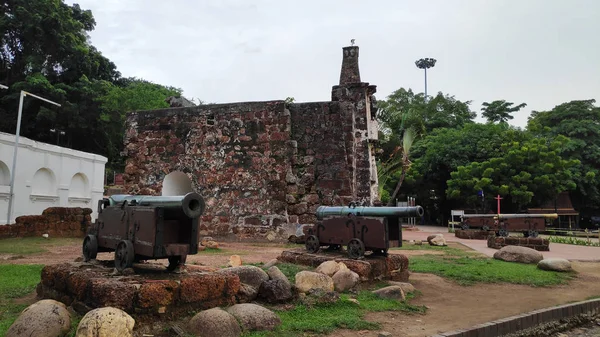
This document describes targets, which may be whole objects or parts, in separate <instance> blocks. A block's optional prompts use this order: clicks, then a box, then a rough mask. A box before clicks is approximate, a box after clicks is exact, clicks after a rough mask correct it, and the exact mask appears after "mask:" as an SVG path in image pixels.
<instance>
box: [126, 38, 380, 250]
mask: <svg viewBox="0 0 600 337" xmlns="http://www.w3.org/2000/svg"><path fill="white" fill-rule="evenodd" d="M357 81H358V82H357ZM374 92H375V86H371V85H369V84H368V83H363V82H360V75H359V72H358V47H346V48H344V60H343V62H342V74H341V76H340V84H339V85H336V86H334V87H333V90H332V101H330V102H313V103H297V104H294V103H292V104H286V102H284V101H266V102H245V103H229V104H211V105H202V106H195V107H180V108H168V109H161V110H153V111H142V112H132V113H129V114H128V115H127V121H126V127H127V132H126V135H125V155H126V156H127V160H126V169H125V175H124V178H125V184H126V189H127V192H128V193H131V194H148V195H161V194H164V195H169V194H171V195H173V194H184V193H186V192H189V191H192V190H193V191H196V192H198V193H200V194H201V195H202V196H203V197H204V198H205V201H206V205H207V207H206V212H205V215H204V216H203V217H202V221H201V225H200V227H201V228H200V229H201V235H215V236H235V237H236V238H260V237H265V238H268V239H269V240H273V239H275V238H277V237H287V235H288V234H290V233H294V232H295V230H296V225H297V224H313V223H314V222H315V221H316V217H315V215H314V213H315V210H316V209H317V207H318V206H320V205H346V204H348V203H349V202H350V201H355V200H361V201H364V202H365V203H366V204H371V203H372V202H373V201H374V200H376V199H377V175H376V169H375V162H374V158H373V150H372V145H371V144H370V140H373V139H375V138H376V134H377V131H376V125H375V121H374V116H373V114H374V112H375V111H374V109H373V107H374V104H375V102H374V98H373V96H372V95H373V93H374ZM373 135H375V137H374V136H373Z"/></svg>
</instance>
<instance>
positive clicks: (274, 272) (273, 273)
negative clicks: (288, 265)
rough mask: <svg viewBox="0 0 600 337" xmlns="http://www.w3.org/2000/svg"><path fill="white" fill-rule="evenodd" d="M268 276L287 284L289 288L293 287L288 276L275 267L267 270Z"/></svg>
mask: <svg viewBox="0 0 600 337" xmlns="http://www.w3.org/2000/svg"><path fill="white" fill-rule="evenodd" d="M267 275H269V278H270V279H271V280H279V281H283V282H285V283H287V285H288V286H291V284H290V280H288V278H287V276H285V274H284V273H282V272H281V270H279V268H277V267H276V266H273V267H271V268H269V269H268V270H267Z"/></svg>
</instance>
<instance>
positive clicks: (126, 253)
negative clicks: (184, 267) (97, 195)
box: [83, 193, 205, 271]
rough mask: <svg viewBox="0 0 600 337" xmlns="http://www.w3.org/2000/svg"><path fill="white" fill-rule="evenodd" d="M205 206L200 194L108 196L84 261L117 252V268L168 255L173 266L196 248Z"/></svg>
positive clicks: (89, 236) (92, 230)
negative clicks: (200, 220)
mask: <svg viewBox="0 0 600 337" xmlns="http://www.w3.org/2000/svg"><path fill="white" fill-rule="evenodd" d="M204 207H205V204H204V200H203V199H202V197H201V196H200V195H198V194H197V193H188V194H186V195H184V196H146V195H113V196H111V197H110V198H104V199H103V200H100V201H99V202H98V219H97V220H96V222H95V223H94V224H93V225H92V227H91V228H90V230H89V231H88V234H87V236H86V237H85V239H84V241H83V256H84V259H85V261H89V260H91V259H95V258H96V256H97V254H98V252H111V251H114V252H115V268H117V270H119V271H122V270H123V269H125V268H128V267H131V266H132V264H133V263H134V262H137V261H141V260H149V259H163V258H168V259H169V266H168V270H174V269H175V268H176V267H177V266H178V265H179V264H180V263H181V262H182V261H185V258H186V256H187V255H188V254H196V253H197V252H198V219H199V217H200V216H201V215H202V213H203V212H204Z"/></svg>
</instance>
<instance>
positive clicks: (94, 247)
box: [83, 234, 98, 262]
mask: <svg viewBox="0 0 600 337" xmlns="http://www.w3.org/2000/svg"><path fill="white" fill-rule="evenodd" d="M96 256H98V239H96V236H95V235H91V234H89V235H87V236H86V237H85V239H83V260H84V261H85V262H88V261H89V260H93V259H95V258H96Z"/></svg>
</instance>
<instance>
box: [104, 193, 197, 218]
mask: <svg viewBox="0 0 600 337" xmlns="http://www.w3.org/2000/svg"><path fill="white" fill-rule="evenodd" d="M108 200H109V203H110V206H115V205H120V204H122V203H123V202H125V201H126V202H127V203H128V204H130V205H137V206H150V207H163V208H169V209H180V210H183V213H185V215H186V216H188V217H189V218H197V217H199V216H201V215H202V213H204V207H205V204H204V199H203V198H202V197H201V196H200V195H199V194H198V193H195V192H190V193H188V194H186V195H173V196H153V195H129V194H116V195H112V196H110V197H109V198H108Z"/></svg>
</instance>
